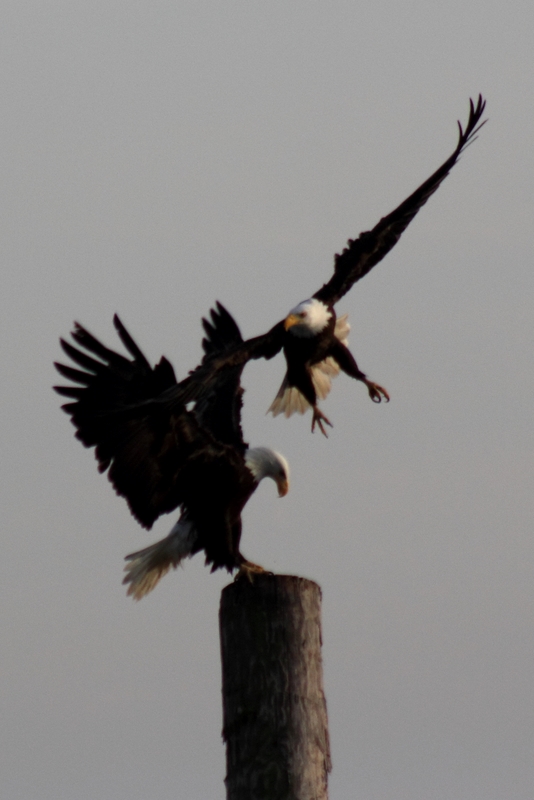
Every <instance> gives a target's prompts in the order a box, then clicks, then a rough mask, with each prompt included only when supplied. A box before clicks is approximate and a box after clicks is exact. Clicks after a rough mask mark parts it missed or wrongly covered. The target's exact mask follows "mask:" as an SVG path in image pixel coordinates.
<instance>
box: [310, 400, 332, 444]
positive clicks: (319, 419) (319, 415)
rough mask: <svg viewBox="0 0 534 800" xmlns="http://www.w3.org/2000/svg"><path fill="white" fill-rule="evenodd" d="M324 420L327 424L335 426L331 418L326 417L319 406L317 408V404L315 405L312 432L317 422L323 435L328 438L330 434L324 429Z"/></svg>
mask: <svg viewBox="0 0 534 800" xmlns="http://www.w3.org/2000/svg"><path fill="white" fill-rule="evenodd" d="M323 422H324V423H325V425H330V427H331V428H333V427H334V426H333V425H332V423H331V422H330V420H329V419H328V417H326V416H325V415H324V414H323V412H322V411H321V410H320V409H319V408H317V406H314V408H313V417H312V426H311V429H312V433H313V432H314V431H315V425H316V424H317V425H318V426H319V430H320V431H321V433H322V434H323V436H326V438H327V439H328V434H327V432H326V431H325V429H324V425H323Z"/></svg>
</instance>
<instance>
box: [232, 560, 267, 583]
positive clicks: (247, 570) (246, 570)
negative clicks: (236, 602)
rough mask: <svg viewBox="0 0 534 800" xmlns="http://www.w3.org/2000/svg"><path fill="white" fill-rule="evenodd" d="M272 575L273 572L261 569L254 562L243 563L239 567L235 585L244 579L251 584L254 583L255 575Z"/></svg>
mask: <svg viewBox="0 0 534 800" xmlns="http://www.w3.org/2000/svg"><path fill="white" fill-rule="evenodd" d="M262 573H263V574H264V575H272V574H273V573H272V572H268V571H267V570H266V569H263V567H260V565H259V564H253V563H252V561H243V562H242V563H241V564H240V565H239V570H238V572H237V575H236V576H235V578H234V583H235V582H236V581H239V580H241V579H242V578H246V579H247V580H248V581H250V583H254V575H261V574H262Z"/></svg>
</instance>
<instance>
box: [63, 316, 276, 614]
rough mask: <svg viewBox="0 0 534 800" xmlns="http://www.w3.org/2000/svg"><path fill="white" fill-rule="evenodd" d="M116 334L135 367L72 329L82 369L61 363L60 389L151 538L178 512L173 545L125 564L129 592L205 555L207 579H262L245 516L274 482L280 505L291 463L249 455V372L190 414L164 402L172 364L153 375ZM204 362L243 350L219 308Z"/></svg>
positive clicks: (260, 451) (69, 348)
mask: <svg viewBox="0 0 534 800" xmlns="http://www.w3.org/2000/svg"><path fill="white" fill-rule="evenodd" d="M113 321H114V324H115V328H116V330H117V333H118V335H119V337H120V339H121V341H122V343H123V345H124V346H125V348H126V350H127V351H128V353H129V355H130V356H132V358H131V359H129V358H125V357H124V356H122V355H120V354H118V353H116V352H114V351H113V350H109V349H108V348H107V347H105V346H104V345H103V344H101V342H99V341H98V339H96V338H95V337H94V336H92V335H91V334H90V333H89V332H88V331H87V330H85V328H83V327H82V326H81V325H79V324H78V323H75V328H74V331H73V332H72V334H71V335H72V338H73V339H74V342H75V343H76V345H77V347H74V346H73V345H72V344H69V343H68V342H65V341H64V340H63V339H61V340H60V341H61V346H62V348H63V350H64V351H65V353H66V354H67V355H68V356H69V357H70V358H71V359H72V361H73V362H74V363H75V364H77V365H78V366H79V367H81V369H74V368H73V367H70V366H66V365H64V364H58V363H56V364H55V366H56V368H57V370H58V371H59V372H60V374H61V375H62V376H63V377H65V378H68V379H69V380H71V381H74V383H75V384H78V385H77V386H55V387H54V389H55V390H56V391H57V392H58V393H59V394H61V395H64V396H66V397H69V398H71V399H72V400H73V402H69V403H66V404H65V405H64V406H63V409H64V410H65V411H66V413H67V414H69V415H70V416H71V420H72V423H73V424H74V426H75V427H76V429H77V431H76V436H77V438H78V439H80V441H81V442H82V443H83V444H84V445H85V446H86V447H95V455H96V458H97V461H98V469H99V471H100V472H105V471H106V470H107V471H108V478H109V480H110V481H111V483H112V484H113V486H114V488H115V491H116V492H117V494H119V495H121V496H122V497H124V498H125V499H126V501H127V502H128V505H129V507H130V511H131V512H132V514H133V516H134V517H135V518H136V519H137V520H138V522H140V523H141V525H143V527H145V528H151V527H152V525H153V523H154V522H155V520H156V519H157V518H158V517H159V516H160V515H161V514H164V513H167V512H169V511H173V510H174V509H175V508H178V507H179V508H180V509H181V516H180V518H179V520H178V522H177V523H176V525H175V526H174V527H173V529H172V530H171V532H170V533H169V535H168V536H167V537H166V538H165V539H163V540H162V541H160V542H156V543H155V544H153V545H151V546H150V547H147V548H145V549H144V550H140V551H139V552H137V553H132V554H131V555H129V556H126V560H127V561H128V564H127V566H126V567H125V570H126V577H125V579H124V583H126V584H129V587H128V594H130V595H133V597H134V598H135V599H137V600H138V599H140V598H141V597H143V596H144V595H145V594H147V592H149V591H151V590H152V589H153V588H154V586H155V585H156V584H157V582H158V581H159V580H160V578H161V577H162V576H163V575H165V574H166V572H168V570H169V569H170V568H171V567H177V566H178V564H179V563H180V562H181V561H182V560H183V559H184V558H185V557H186V556H192V555H193V554H194V553H197V552H198V551H200V550H204V552H205V555H206V564H211V565H212V566H211V570H212V571H213V570H215V569H219V568H221V567H226V569H227V570H228V571H229V572H231V571H232V570H234V569H236V568H237V569H239V571H240V574H247V575H248V576H249V577H250V574H251V573H253V572H263V569H262V568H261V567H259V566H257V565H255V564H252V563H251V562H249V561H247V560H246V559H245V558H244V556H243V555H242V554H241V552H240V550H239V542H240V538H241V511H242V509H243V507H244V506H245V504H246V502H247V500H248V499H249V497H250V496H251V495H252V494H253V492H254V491H255V489H256V487H257V486H258V484H259V482H260V481H261V480H262V479H263V478H266V477H268V478H272V479H273V480H274V481H275V482H276V485H277V487H278V493H279V495H280V497H282V496H284V495H285V494H287V491H288V489H289V467H288V464H287V461H286V460H285V458H284V457H283V456H282V455H280V454H279V453H275V452H274V451H273V450H269V449H268V448H266V447H255V448H249V447H248V445H247V444H246V443H245V442H244V441H243V434H242V430H241V424H240V418H241V406H242V394H243V389H242V387H241V385H240V378H241V372H242V370H243V366H244V363H243V364H241V365H238V366H235V367H233V368H230V369H226V370H223V371H221V372H220V373H219V374H218V376H217V378H216V379H215V380H214V381H212V382H211V383H210V385H209V386H207V387H206V391H205V392H199V393H198V396H197V398H196V401H195V404H194V409H190V410H188V409H187V408H186V407H185V405H184V404H183V403H176V402H175V403H174V404H173V406H172V409H169V408H167V407H165V406H163V405H162V404H161V403H160V402H158V400H159V398H160V397H161V396H162V394H164V393H165V392H168V391H169V390H173V389H176V387H177V386H178V384H177V381H176V378H175V374H174V370H173V368H172V366H171V364H170V363H169V362H168V361H167V359H166V358H165V357H163V358H162V359H161V360H160V362H159V363H158V364H157V365H156V366H155V367H154V368H152V367H151V366H150V364H149V362H148V361H147V359H146V358H145V356H144V355H143V353H142V352H141V350H140V349H139V347H138V346H137V345H136V343H135V342H134V340H133V339H132V337H131V336H130V334H129V333H128V331H127V330H126V328H125V327H124V325H123V324H122V322H121V321H120V319H119V318H118V317H117V316H115V317H114V320H113ZM203 324H204V329H205V331H206V334H207V335H206V338H205V339H204V341H203V347H204V352H205V354H206V355H205V356H204V360H206V359H211V358H213V357H214V356H215V355H221V354H224V352H225V351H226V350H227V349H228V348H229V347H233V346H236V345H238V344H241V343H242V341H243V340H242V337H241V333H240V331H239V328H238V327H237V325H236V323H235V321H234V320H233V318H232V317H231V316H230V314H229V313H228V312H227V311H226V310H225V309H224V308H223V307H222V306H221V305H220V304H217V309H216V310H212V311H211V321H207V320H203Z"/></svg>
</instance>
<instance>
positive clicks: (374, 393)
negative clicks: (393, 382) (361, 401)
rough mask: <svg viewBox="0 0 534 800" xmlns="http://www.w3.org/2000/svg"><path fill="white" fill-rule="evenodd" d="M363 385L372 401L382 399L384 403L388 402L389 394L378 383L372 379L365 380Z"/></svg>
mask: <svg viewBox="0 0 534 800" xmlns="http://www.w3.org/2000/svg"><path fill="white" fill-rule="evenodd" d="M365 385H366V386H367V391H368V392H369V397H370V398H371V400H372V401H373V403H381V402H382V400H384V402H385V403H389V394H388V393H387V391H386V389H384V387H383V386H380V385H379V384H378V383H373V382H372V381H365Z"/></svg>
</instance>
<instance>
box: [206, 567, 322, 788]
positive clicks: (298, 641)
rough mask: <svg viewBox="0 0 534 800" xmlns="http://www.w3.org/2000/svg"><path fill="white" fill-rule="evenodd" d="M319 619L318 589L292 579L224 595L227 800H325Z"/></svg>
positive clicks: (237, 586)
mask: <svg viewBox="0 0 534 800" xmlns="http://www.w3.org/2000/svg"><path fill="white" fill-rule="evenodd" d="M320 614H321V590H320V588H319V586H318V585H317V584H316V583H314V582H313V581H309V580H306V579H305V578H298V577H295V576H293V575H269V574H260V575H256V576H254V582H253V583H250V581H248V580H247V579H246V578H243V579H240V580H239V581H237V582H235V583H232V584H230V585H229V586H226V587H225V589H224V590H223V592H222V596H221V608H220V614H219V623H220V634H221V653H222V673H223V726H224V727H223V736H224V739H225V741H226V767H227V774H226V789H227V800H327V798H328V790H327V775H328V772H329V771H330V747H329V740H328V726H327V717H326V702H325V697H324V692H323V670H322V661H321V616H320Z"/></svg>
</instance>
